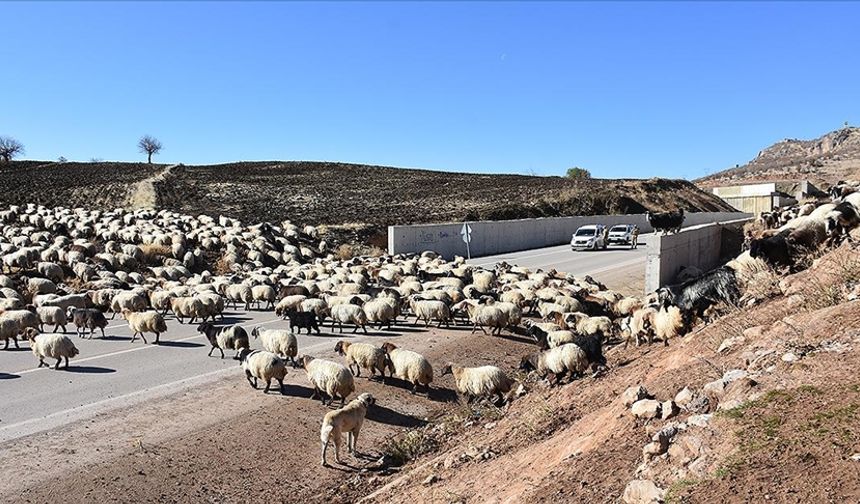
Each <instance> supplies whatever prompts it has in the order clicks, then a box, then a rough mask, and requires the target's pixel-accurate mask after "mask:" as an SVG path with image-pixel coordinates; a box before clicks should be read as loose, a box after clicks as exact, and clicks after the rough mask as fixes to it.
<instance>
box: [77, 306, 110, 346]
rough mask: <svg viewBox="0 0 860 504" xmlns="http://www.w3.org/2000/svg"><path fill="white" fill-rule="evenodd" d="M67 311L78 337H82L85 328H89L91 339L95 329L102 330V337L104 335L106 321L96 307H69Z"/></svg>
mask: <svg viewBox="0 0 860 504" xmlns="http://www.w3.org/2000/svg"><path fill="white" fill-rule="evenodd" d="M69 311H70V312H71V316H72V323H73V324H75V328H76V332H77V334H78V336H79V337H81V338H83V337H84V335H85V334H86V330H87V329H89V330H90V338H91V339H92V337H93V333H94V332H95V330H96V329H99V330H100V331H101V332H102V338H104V337H105V327H107V325H108V321H107V318H106V317H105V315H104V313H102V312H101V311H100V310H98V309H96V308H71V309H70V310H69Z"/></svg>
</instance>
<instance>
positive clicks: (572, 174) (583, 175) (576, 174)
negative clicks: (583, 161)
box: [567, 166, 591, 179]
mask: <svg viewBox="0 0 860 504" xmlns="http://www.w3.org/2000/svg"><path fill="white" fill-rule="evenodd" d="M567 178H572V179H590V178H591V172H589V171H588V170H586V169H585V168H580V167H578V166H574V167H573V168H568V170H567Z"/></svg>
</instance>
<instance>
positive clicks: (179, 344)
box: [158, 340, 205, 348]
mask: <svg viewBox="0 0 860 504" xmlns="http://www.w3.org/2000/svg"><path fill="white" fill-rule="evenodd" d="M158 346H163V347H172V348H197V347H202V346H205V345H203V344H202V343H192V342H190V341H164V340H162V341H159V342H158Z"/></svg>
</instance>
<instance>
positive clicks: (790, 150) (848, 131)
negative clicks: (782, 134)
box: [695, 127, 860, 188]
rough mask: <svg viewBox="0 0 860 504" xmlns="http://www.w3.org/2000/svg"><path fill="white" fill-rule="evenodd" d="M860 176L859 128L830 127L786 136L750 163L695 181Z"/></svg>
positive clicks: (822, 182) (820, 180)
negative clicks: (808, 136)
mask: <svg viewBox="0 0 860 504" xmlns="http://www.w3.org/2000/svg"><path fill="white" fill-rule="evenodd" d="M857 178H860V128H855V127H847V128H843V129H839V130H836V131H831V132H830V133H827V134H826V135H824V136H822V137H820V138H816V139H814V140H798V139H786V140H783V141H781V142H778V143H775V144H774V145H772V146H770V147H768V148H766V149H764V150H763V151H761V152H759V153H758V155H757V156H756V157H755V159H753V160H752V161H750V162H749V163H747V164H745V165H743V166H740V167H736V168H731V169H728V170H724V171H721V172H718V173H715V174H713V175H708V176H707V177H702V178H700V179H698V180H696V181H695V183H696V184H697V185H699V186H700V187H705V188H710V187H714V186H719V185H732V184H740V183H748V182H754V181H765V180H784V179H808V180H810V181H812V182H813V183H814V184H816V185H818V186H824V187H827V186H829V185H831V184H833V183H834V182H836V181H838V180H846V179H857Z"/></svg>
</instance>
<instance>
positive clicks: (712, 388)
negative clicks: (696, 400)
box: [702, 378, 726, 399]
mask: <svg viewBox="0 0 860 504" xmlns="http://www.w3.org/2000/svg"><path fill="white" fill-rule="evenodd" d="M702 392H704V393H705V394H707V395H709V396H712V397H715V398H717V399H719V398H721V397H722V396H723V394H725V392H726V382H725V380H723V379H722V378H721V379H719V380H714V381H712V382H708V383H706V384H705V386H704V387H702Z"/></svg>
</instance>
